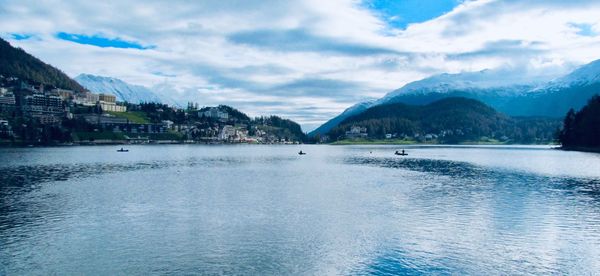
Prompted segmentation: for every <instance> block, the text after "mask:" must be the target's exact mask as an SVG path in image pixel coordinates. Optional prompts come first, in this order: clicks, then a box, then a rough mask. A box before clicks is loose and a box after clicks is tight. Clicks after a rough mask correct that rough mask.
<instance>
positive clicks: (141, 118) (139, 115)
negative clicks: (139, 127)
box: [106, 111, 150, 124]
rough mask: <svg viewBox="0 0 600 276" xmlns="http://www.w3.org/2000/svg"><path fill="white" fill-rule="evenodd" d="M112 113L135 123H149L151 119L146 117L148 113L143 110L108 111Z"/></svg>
mask: <svg viewBox="0 0 600 276" xmlns="http://www.w3.org/2000/svg"><path fill="white" fill-rule="evenodd" d="M106 113H108V114H110V115H114V116H115V117H118V118H125V119H127V120H129V121H130V122H132V123H134V124H149V123H150V119H148V117H146V114H145V113H144V112H141V111H127V112H106Z"/></svg>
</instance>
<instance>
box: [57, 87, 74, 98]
mask: <svg viewBox="0 0 600 276" xmlns="http://www.w3.org/2000/svg"><path fill="white" fill-rule="evenodd" d="M52 92H53V93H56V94H57V95H58V96H59V97H60V98H61V99H62V100H63V101H72V100H73V98H74V94H75V93H73V91H71V90H67V89H60V88H56V89H53V90H52Z"/></svg>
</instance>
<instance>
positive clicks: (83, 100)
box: [73, 92, 100, 106]
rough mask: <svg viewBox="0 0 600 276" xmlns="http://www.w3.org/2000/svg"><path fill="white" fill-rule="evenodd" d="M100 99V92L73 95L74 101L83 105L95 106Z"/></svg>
mask: <svg viewBox="0 0 600 276" xmlns="http://www.w3.org/2000/svg"><path fill="white" fill-rule="evenodd" d="M99 100H100V96H99V95H98V94H94V93H90V92H83V93H79V94H75V95H74V97H73V102H74V103H76V104H79V105H83V106H95V105H96V104H97V103H98V101H99Z"/></svg>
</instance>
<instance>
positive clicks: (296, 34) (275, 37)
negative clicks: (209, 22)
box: [227, 29, 399, 56]
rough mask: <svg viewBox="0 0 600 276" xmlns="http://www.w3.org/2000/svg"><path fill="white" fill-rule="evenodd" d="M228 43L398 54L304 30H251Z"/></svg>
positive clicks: (343, 52)
mask: <svg viewBox="0 0 600 276" xmlns="http://www.w3.org/2000/svg"><path fill="white" fill-rule="evenodd" d="M227 38H228V40H229V41H231V42H233V43H237V44H244V45H249V46H254V47H259V48H266V49H269V50H273V51H284V52H285V51H290V52H295V51H297V52H321V53H335V54H343V55H351V56H354V55H356V56H365V55H378V54H399V53H398V52H396V51H394V50H393V49H389V48H384V47H376V46H369V45H366V44H359V43H353V42H347V41H342V40H339V39H334V38H326V37H321V36H317V35H314V34H311V33H310V32H309V31H307V30H304V29H292V30H252V31H244V32H239V33H234V34H232V35H230V36H228V37H227Z"/></svg>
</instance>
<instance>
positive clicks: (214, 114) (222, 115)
mask: <svg viewBox="0 0 600 276" xmlns="http://www.w3.org/2000/svg"><path fill="white" fill-rule="evenodd" d="M199 113H200V114H198V116H199V117H202V116H204V117H207V118H214V119H220V120H223V121H227V120H228V119H229V114H228V113H227V112H224V111H221V110H220V109H219V108H218V107H211V108H209V109H208V110H206V111H203V112H199Z"/></svg>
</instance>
